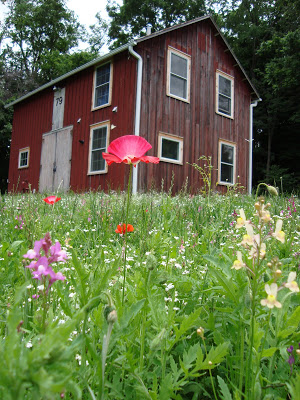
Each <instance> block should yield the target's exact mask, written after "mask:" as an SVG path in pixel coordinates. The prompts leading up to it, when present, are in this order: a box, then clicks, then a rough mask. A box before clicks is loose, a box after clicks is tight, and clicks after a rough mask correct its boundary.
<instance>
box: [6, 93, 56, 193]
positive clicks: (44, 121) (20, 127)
mask: <svg viewBox="0 0 300 400" xmlns="http://www.w3.org/2000/svg"><path fill="white" fill-rule="evenodd" d="M52 108H53V92H52V90H51V91H50V90H48V91H45V92H43V93H40V94H39V95H36V96H34V97H31V98H29V99H28V100H27V101H24V102H22V103H20V104H17V105H16V106H15V110H14V119H13V128H12V139H11V151H10V161H9V177H8V179H9V184H8V190H9V191H27V190H28V189H29V186H31V189H32V190H33V189H35V190H38V181H39V174H40V154H41V146H42V133H45V132H49V131H50V130H51V125H52ZM24 147H29V148H30V154H29V168H24V169H18V157H19V149H22V148H24ZM37 155H38V156H37Z"/></svg>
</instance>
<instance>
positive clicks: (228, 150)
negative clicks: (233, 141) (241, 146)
mask: <svg viewBox="0 0 300 400" xmlns="http://www.w3.org/2000/svg"><path fill="white" fill-rule="evenodd" d="M233 151H234V147H233V146H228V145H226V144H222V154H221V162H222V163H228V164H232V165H233V156H234V153H233Z"/></svg>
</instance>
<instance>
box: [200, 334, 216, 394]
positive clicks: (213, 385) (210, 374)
mask: <svg viewBox="0 0 300 400" xmlns="http://www.w3.org/2000/svg"><path fill="white" fill-rule="evenodd" d="M202 340H203V345H204V350H205V357H206V358H207V350H206V345H205V341H204V337H203V339H202ZM208 361H209V360H208ZM208 371H209V376H210V381H211V386H212V389H213V392H214V397H215V400H218V397H217V393H216V389H215V384H214V380H213V377H212V373H211V368H209V369H208Z"/></svg>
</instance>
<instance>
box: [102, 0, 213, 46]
mask: <svg viewBox="0 0 300 400" xmlns="http://www.w3.org/2000/svg"><path fill="white" fill-rule="evenodd" d="M106 9H107V12H108V15H109V17H110V18H111V22H110V25H109V29H108V36H109V39H110V41H111V45H110V47H111V48H113V47H117V46H120V45H122V44H125V43H128V41H130V40H132V39H134V38H136V37H139V36H144V35H145V34H146V29H147V25H151V27H152V29H153V31H158V30H160V29H164V28H168V27H169V26H171V25H174V24H178V23H180V22H184V21H188V20H190V19H193V18H196V17H200V16H202V15H205V14H206V13H207V11H208V9H207V7H206V4H205V0H174V1H166V0H144V1H142V2H141V1H139V0H124V1H123V4H122V5H121V6H120V5H118V4H117V3H116V2H114V1H111V0H108V3H107V7H106Z"/></svg>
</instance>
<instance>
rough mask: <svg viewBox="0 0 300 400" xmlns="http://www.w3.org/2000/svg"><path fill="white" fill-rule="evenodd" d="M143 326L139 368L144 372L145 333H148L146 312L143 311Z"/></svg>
mask: <svg viewBox="0 0 300 400" xmlns="http://www.w3.org/2000/svg"><path fill="white" fill-rule="evenodd" d="M142 318H143V320H142V326H141V349H140V365H139V370H140V372H142V370H143V368H144V352H145V334H146V313H145V312H144V313H143V317H142Z"/></svg>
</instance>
